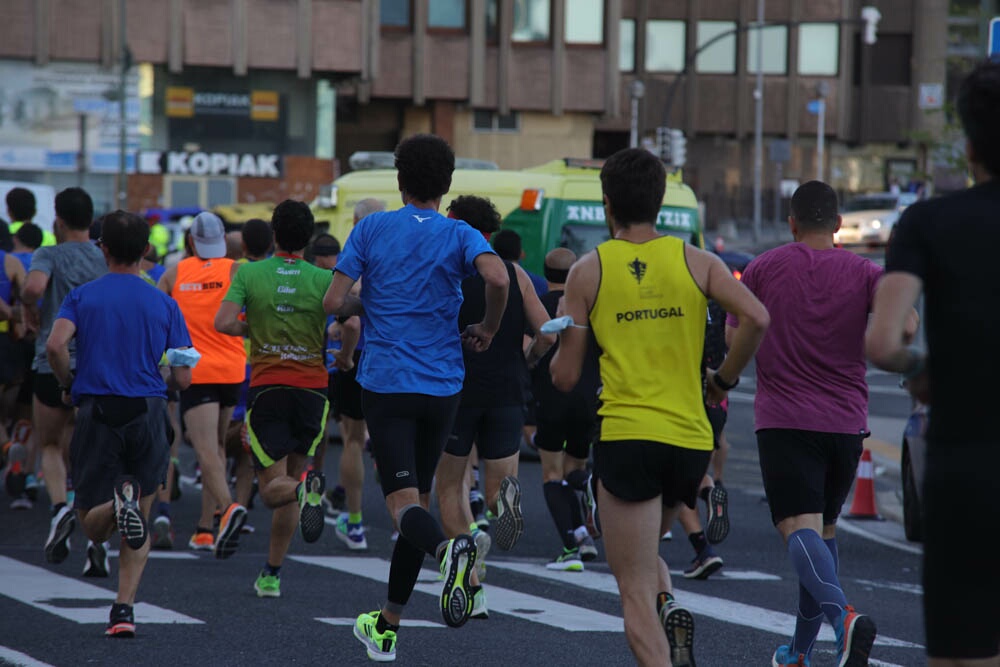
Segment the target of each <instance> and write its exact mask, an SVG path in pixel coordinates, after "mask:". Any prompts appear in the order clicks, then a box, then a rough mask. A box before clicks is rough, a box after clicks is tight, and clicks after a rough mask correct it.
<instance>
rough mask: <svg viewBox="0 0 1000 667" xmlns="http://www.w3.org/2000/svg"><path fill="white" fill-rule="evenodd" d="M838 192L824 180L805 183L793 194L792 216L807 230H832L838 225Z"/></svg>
mask: <svg viewBox="0 0 1000 667" xmlns="http://www.w3.org/2000/svg"><path fill="white" fill-rule="evenodd" d="M839 208H840V207H839V205H838V204H837V193H836V192H834V191H833V188H831V187H830V186H829V185H827V184H826V183H824V182H823V181H808V182H807V183H803V184H802V185H800V186H799V187H798V188H797V189H796V190H795V194H793V195H792V210H791V213H792V217H793V218H795V222H796V223H798V226H799V227H800V228H802V229H803V230H805V231H827V230H828V231H830V232H831V233H832V232H833V230H834V229H835V228H836V227H837V216H838V215H839V213H838V211H839Z"/></svg>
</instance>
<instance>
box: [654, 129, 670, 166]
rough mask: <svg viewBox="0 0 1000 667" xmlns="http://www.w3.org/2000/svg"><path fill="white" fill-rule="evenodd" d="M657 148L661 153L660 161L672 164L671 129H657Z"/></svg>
mask: <svg viewBox="0 0 1000 667" xmlns="http://www.w3.org/2000/svg"><path fill="white" fill-rule="evenodd" d="M656 146H657V149H658V150H659V151H660V159H661V160H663V161H664V162H667V163H669V162H670V128H669V127H658V128H656Z"/></svg>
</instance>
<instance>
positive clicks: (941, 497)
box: [922, 442, 1000, 659]
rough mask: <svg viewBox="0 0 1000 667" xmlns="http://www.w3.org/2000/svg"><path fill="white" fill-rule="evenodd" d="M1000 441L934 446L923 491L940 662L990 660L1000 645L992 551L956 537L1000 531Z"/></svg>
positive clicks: (999, 591) (999, 586)
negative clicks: (998, 486)
mask: <svg viewBox="0 0 1000 667" xmlns="http://www.w3.org/2000/svg"><path fill="white" fill-rule="evenodd" d="M998 468H1000V443H997V442H990V443H975V444H962V445H958V444H956V443H947V444H945V445H942V446H939V447H936V446H934V445H933V444H931V443H928V450H927V466H926V470H927V473H926V478H925V479H924V486H923V520H924V524H923V528H924V567H923V574H922V576H923V585H924V598H923V604H924V624H925V631H926V633H927V653H928V655H930V656H931V657H933V658H965V659H977V658H978V659H982V658H989V657H993V656H995V655H996V654H997V646H998V645H1000V608H998V607H997V605H996V600H997V598H1000V569H997V567H996V554H995V552H994V551H993V550H992V549H989V548H985V546H984V545H980V546H978V547H976V546H973V547H972V548H965V549H963V548H956V541H955V540H956V536H966V535H971V536H974V535H983V534H984V532H983V531H984V530H985V531H987V532H989V531H990V530H991V528H992V527H994V526H997V525H1000V503H998V502H997V496H996V490H995V489H994V488H993V484H994V483H995V482H994V479H993V478H994V476H995V475H996V470H997V469H998Z"/></svg>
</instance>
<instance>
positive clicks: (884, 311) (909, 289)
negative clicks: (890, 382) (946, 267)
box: [865, 271, 923, 373]
mask: <svg viewBox="0 0 1000 667" xmlns="http://www.w3.org/2000/svg"><path fill="white" fill-rule="evenodd" d="M922 289H923V281H921V280H920V278H919V277H917V276H915V275H913V274H912V273H906V272H902V271H896V272H891V273H887V274H885V275H884V276H883V277H882V280H881V281H880V282H879V285H878V289H877V290H876V291H875V302H874V305H873V307H872V316H871V320H870V321H869V323H868V332H867V333H866V334H865V353H866V354H867V355H868V359H869V360H870V361H871V362H872V363H873V364H875V365H876V366H878V367H879V368H881V369H882V370H886V371H891V372H894V373H911V372H913V370H914V369H915V368H916V367H918V366H919V365H920V364H922V363H923V354H922V353H919V352H917V351H916V350H913V349H912V348H910V347H908V345H907V343H908V342H909V340H912V338H913V335H914V334H915V333H916V329H917V327H918V326H919V322H918V318H917V316H916V313H915V310H914V308H913V304H915V303H916V302H917V298H918V297H919V296H920V291H921V290H922Z"/></svg>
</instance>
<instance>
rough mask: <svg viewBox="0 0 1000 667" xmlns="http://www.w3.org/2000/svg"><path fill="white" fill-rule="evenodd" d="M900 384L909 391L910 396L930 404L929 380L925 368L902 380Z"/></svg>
mask: <svg viewBox="0 0 1000 667" xmlns="http://www.w3.org/2000/svg"><path fill="white" fill-rule="evenodd" d="M901 384H902V387H903V388H904V389H906V391H908V392H910V396H912V397H913V398H915V399H917V400H918V401H920V402H921V403H923V404H924V405H930V404H931V382H930V378H929V377H928V375H927V371H926V370H924V371H923V372H921V373H919V374H918V375H916V376H915V377H912V378H910V379H909V380H904V381H903V382H902V383H901Z"/></svg>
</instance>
